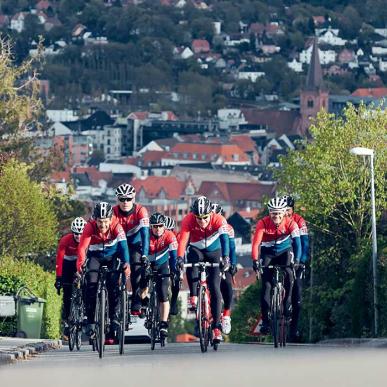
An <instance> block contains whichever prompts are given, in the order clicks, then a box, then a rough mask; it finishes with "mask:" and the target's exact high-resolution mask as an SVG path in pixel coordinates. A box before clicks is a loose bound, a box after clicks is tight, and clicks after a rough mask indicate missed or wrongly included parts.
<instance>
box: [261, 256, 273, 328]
mask: <svg viewBox="0 0 387 387" xmlns="http://www.w3.org/2000/svg"><path fill="white" fill-rule="evenodd" d="M262 250H263V249H262ZM262 259H263V269H262V289H261V313H262V321H263V325H264V326H266V327H268V326H269V310H270V303H271V287H272V284H271V281H272V276H273V270H272V269H268V268H267V267H265V266H268V265H270V264H271V263H272V259H273V256H271V255H269V254H266V255H265V254H264V253H263V252H262Z"/></svg>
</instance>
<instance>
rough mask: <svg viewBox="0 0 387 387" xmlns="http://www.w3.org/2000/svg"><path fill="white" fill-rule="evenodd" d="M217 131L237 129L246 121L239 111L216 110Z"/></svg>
mask: <svg viewBox="0 0 387 387" xmlns="http://www.w3.org/2000/svg"><path fill="white" fill-rule="evenodd" d="M218 120H219V129H223V130H225V129H230V128H237V127H238V126H239V125H241V124H245V123H246V120H245V117H244V116H243V114H242V111H241V110H240V109H218Z"/></svg>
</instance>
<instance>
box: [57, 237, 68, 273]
mask: <svg viewBox="0 0 387 387" xmlns="http://www.w3.org/2000/svg"><path fill="white" fill-rule="evenodd" d="M65 251H66V245H65V244H64V241H63V238H62V239H61V240H60V241H59V244H58V249H57V252H56V276H57V277H62V269H63V259H64V256H65Z"/></svg>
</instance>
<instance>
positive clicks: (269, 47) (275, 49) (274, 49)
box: [259, 44, 281, 55]
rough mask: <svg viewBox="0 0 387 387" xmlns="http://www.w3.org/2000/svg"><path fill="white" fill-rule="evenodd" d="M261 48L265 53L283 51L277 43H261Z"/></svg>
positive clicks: (270, 53) (271, 53)
mask: <svg viewBox="0 0 387 387" xmlns="http://www.w3.org/2000/svg"><path fill="white" fill-rule="evenodd" d="M259 48H260V49H261V51H262V52H263V53H264V54H265V55H273V54H276V53H277V52H280V51H281V47H280V46H276V45H275V44H261V45H259Z"/></svg>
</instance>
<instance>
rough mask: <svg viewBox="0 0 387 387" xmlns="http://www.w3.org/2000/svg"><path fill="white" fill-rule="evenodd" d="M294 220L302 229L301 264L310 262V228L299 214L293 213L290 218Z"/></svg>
mask: <svg viewBox="0 0 387 387" xmlns="http://www.w3.org/2000/svg"><path fill="white" fill-rule="evenodd" d="M290 219H293V220H294V221H295V222H296V223H297V225H298V228H299V229H300V239H301V249H302V253H301V262H302V263H305V262H306V261H307V260H308V256H309V235H308V227H307V225H306V222H305V219H304V218H303V217H302V216H301V215H298V214H295V213H293V215H292V216H291V217H290Z"/></svg>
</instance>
